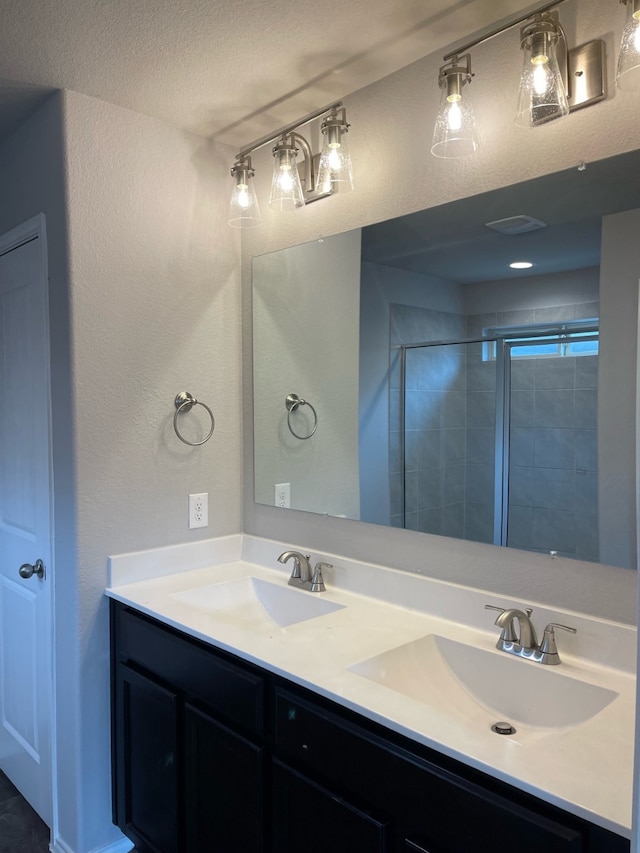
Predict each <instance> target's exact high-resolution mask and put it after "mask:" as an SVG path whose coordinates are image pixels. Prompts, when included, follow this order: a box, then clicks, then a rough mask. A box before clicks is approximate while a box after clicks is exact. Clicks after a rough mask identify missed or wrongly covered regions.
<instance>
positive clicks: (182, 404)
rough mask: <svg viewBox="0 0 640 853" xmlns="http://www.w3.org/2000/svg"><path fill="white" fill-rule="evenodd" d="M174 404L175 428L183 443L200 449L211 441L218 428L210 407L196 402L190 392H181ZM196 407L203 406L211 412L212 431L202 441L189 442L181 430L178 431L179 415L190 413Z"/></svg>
mask: <svg viewBox="0 0 640 853" xmlns="http://www.w3.org/2000/svg"><path fill="white" fill-rule="evenodd" d="M174 404H175V407H176V413H175V415H174V416H173V428H174V430H175V432H176V435H177V436H178V438H179V439H180V441H183V442H184V443H185V444H189V445H191V447H198V446H199V445H201V444H204V443H205V441H209V439H210V438H211V436H212V435H213V431H214V429H215V427H216V420H215V418H214V417H213V412H212V411H211V409H210V408H209V406H207V405H206V403H201V402H200V400H196V398H195V397H194V396H193V394H190V393H189V392H188V391H181V392H180V393H179V394H178V395H177V396H176V399H175V400H174ZM194 406H202V408H203V409H206V410H207V412H209V417H210V418H211V429H210V430H209V432H208V433H207V435H206V436H205V437H204V438H203V439H202V440H201V441H189V440H188V439H187V438H185V437H184V436H183V435H182V434H181V433H180V430H179V429H178V415H179V414H181V413H182V412H190V411H191V409H192V408H193V407H194Z"/></svg>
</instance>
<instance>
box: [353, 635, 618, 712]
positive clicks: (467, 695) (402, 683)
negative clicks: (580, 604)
mask: <svg viewBox="0 0 640 853" xmlns="http://www.w3.org/2000/svg"><path fill="white" fill-rule="evenodd" d="M350 669H351V671H352V672H355V673H356V674H357V675H361V676H363V677H364V678H368V679H369V680H371V681H375V682H377V683H378V684H382V685H384V686H385V687H388V688H390V689H391V690H395V691H396V692H398V693H403V694H404V695H405V696H409V697H411V698H412V699H417V700H418V701H419V702H423V703H424V704H427V705H429V706H431V707H434V708H438V707H439V708H446V709H449V710H454V711H455V713H456V715H460V714H462V715H464V716H466V717H474V718H476V719H477V718H478V711H484V712H487V713H488V712H490V714H491V715H492V716H491V718H490V719H491V721H493V722H497V721H502V720H504V721H508V722H510V723H522V724H524V725H527V726H534V727H536V728H562V727H566V726H576V725H578V724H580V723H583V722H585V721H586V720H588V719H590V718H591V717H593V716H595V715H596V714H597V713H599V712H600V711H602V710H603V709H604V708H606V707H607V705H609V704H610V703H611V702H612V701H613V700H614V699H615V698H616V697H617V696H618V695H619V694H618V693H616V692H615V691H613V690H608V689H607V688H604V687H600V686H598V685H594V684H589V683H587V682H584V681H579V680H578V679H575V678H572V677H570V676H567V675H563V674H562V672H559V671H558V667H549V666H543V665H542V664H538V663H532V662H531V661H526V660H523V659H521V658H514V657H510V656H509V655H507V654H505V653H504V652H499V651H495V652H494V651H487V650H486V649H481V648H476V647H475V646H470V645H467V644H466V643H459V642H457V641H455V640H450V639H448V638H446V637H441V636H438V635H437V634H428V635H427V636H425V637H421V638H420V639H418V640H414V641H413V642H410V643H406V644H405V645H402V646H397V647H396V648H393V649H390V650H389V651H387V652H383V653H382V654H380V655H377V656H376V657H372V658H369V659H368V660H365V661H362V662H361V663H358V664H355V665H354V666H352V667H350Z"/></svg>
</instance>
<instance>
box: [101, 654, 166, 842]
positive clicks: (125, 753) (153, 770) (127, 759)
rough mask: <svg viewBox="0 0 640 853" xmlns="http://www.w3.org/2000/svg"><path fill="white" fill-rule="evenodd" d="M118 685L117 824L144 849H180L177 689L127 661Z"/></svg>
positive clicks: (120, 671)
mask: <svg viewBox="0 0 640 853" xmlns="http://www.w3.org/2000/svg"><path fill="white" fill-rule="evenodd" d="M116 691H117V694H116V695H117V700H116V708H115V712H116V742H117V759H116V766H117V781H116V791H117V794H116V813H117V818H118V826H119V827H120V828H121V829H122V831H123V832H124V833H125V834H126V835H127V836H128V837H129V838H130V839H131V840H132V841H133V842H134V843H135V844H136V845H137V846H138V847H139V849H140V850H143V851H151V853H177V851H179V850H180V849H181V848H180V843H179V841H180V833H179V821H178V803H177V791H178V788H177V780H178V767H177V741H178V708H177V697H176V694H175V693H173V692H172V691H171V690H167V689H166V688H165V687H162V686H161V685H160V684H157V683H156V682H154V681H152V680H151V679H149V678H147V677H145V676H143V675H140V673H138V672H135V671H134V670H132V669H130V668H129V667H128V666H126V665H123V664H121V665H120V666H118V669H117V674H116Z"/></svg>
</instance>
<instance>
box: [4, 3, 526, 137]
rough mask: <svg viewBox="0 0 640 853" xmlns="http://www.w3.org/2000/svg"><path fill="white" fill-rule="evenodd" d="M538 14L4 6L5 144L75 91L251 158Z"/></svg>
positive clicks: (449, 8) (488, 8)
mask: <svg viewBox="0 0 640 853" xmlns="http://www.w3.org/2000/svg"><path fill="white" fill-rule="evenodd" d="M534 5H535V4H532V3H530V2H523V0H457V2H450V0H348V2H345V0H298V2H296V3H284V2H283V0H2V14H1V16H0V135H6V133H7V132H10V131H11V130H12V129H14V128H15V127H16V126H17V124H19V122H20V121H21V120H22V119H23V118H24V117H25V116H26V115H27V114H28V113H29V111H30V110H32V109H33V108H34V105H35V104H37V103H38V99H39V98H42V97H43V96H45V95H46V94H47V93H48V92H50V91H52V90H53V89H74V90H76V91H78V92H82V93H85V94H88V95H92V96H94V97H96V98H101V99H102V100H105V101H109V102H111V103H114V104H118V105H120V106H123V107H127V108H129V109H132V110H135V111H137V112H141V113H146V114H148V115H152V116H155V117H157V118H160V119H163V120H165V121H167V122H170V123H171V124H174V125H177V126H179V127H183V128H185V129H188V130H191V131H193V132H195V133H198V134H201V135H204V136H211V137H214V138H216V139H218V140H220V141H222V142H228V143H230V144H233V145H236V146H238V147H239V146H241V145H243V144H246V143H248V142H250V141H252V140H253V139H255V138H257V137H259V136H261V135H263V134H264V133H269V132H271V131H273V130H276V129H277V128H279V127H281V126H283V125H284V124H286V123H288V122H290V121H295V120H296V119H298V118H300V117H301V116H303V115H305V114H307V113H308V112H311V111H312V110H314V109H318V108H320V107H322V106H324V105H325V104H327V103H329V102H331V101H332V100H335V99H337V98H341V97H343V96H344V95H346V94H348V93H349V92H353V91H356V90H357V89H359V88H361V87H363V86H365V85H368V84H369V83H372V82H374V81H376V80H379V79H381V78H382V77H384V76H386V75H387V74H389V73H391V72H393V71H396V70H397V69H399V68H402V67H404V66H406V65H408V64H409V63H411V62H413V61H415V60H417V59H420V58H421V57H422V56H425V55H427V54H429V53H432V52H433V51H435V50H439V49H441V48H443V47H445V46H448V45H451V44H453V43H455V42H458V41H460V40H464V39H466V37H467V36H468V35H469V34H476V33H478V32H481V31H483V30H486V29H487V28H488V27H490V26H491V25H492V24H493V23H494V22H496V21H502V20H504V19H506V18H509V17H512V16H514V15H515V14H517V13H519V12H521V11H522V10H526V11H529V10H530V9H531V8H533V7H534Z"/></svg>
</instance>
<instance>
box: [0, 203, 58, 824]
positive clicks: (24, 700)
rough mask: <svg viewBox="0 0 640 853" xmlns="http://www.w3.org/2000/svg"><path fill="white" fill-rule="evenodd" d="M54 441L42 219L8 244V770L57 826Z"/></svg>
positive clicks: (2, 389)
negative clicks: (53, 755)
mask: <svg viewBox="0 0 640 853" xmlns="http://www.w3.org/2000/svg"><path fill="white" fill-rule="evenodd" d="M50 436H51V428H50V388H49V333H48V300H47V263H46V234H45V219H44V215H42V214H40V215H39V216H36V217H35V218H34V219H31V220H29V221H28V222H26V223H25V224H24V225H22V226H20V227H18V228H16V229H14V230H13V231H11V232H9V233H8V234H5V235H4V236H2V237H0V769H1V770H2V771H3V772H4V773H6V775H7V776H8V777H9V778H10V779H11V780H12V782H13V783H14V784H15V785H16V787H17V788H18V789H19V790H20V791H21V793H22V794H23V795H24V796H25V797H26V799H27V800H28V801H29V802H30V803H31V805H32V806H33V807H34V809H35V810H36V811H37V812H38V814H39V815H40V816H41V817H42V819H43V820H44V821H45V823H47V825H48V826H51V811H52V798H51V791H52V788H51V695H52V689H51V686H52V676H51V672H52V648H51V644H52V632H51V624H52V615H51V603H52V593H51V590H52V566H51V550H52V549H51V528H52V524H51V509H52V506H51V505H52V500H51V495H52V491H51V486H52V477H51V438H50ZM37 560H41V561H42V563H43V565H44V576H43V577H39V576H38V574H37V573H36V572H34V573H33V574H32V576H31V577H28V578H27V577H25V576H26V575H28V574H29V571H30V569H29V566H34V567H35V566H39V564H37V563H36V561H37ZM21 566H22V567H23V568H22V569H21Z"/></svg>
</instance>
